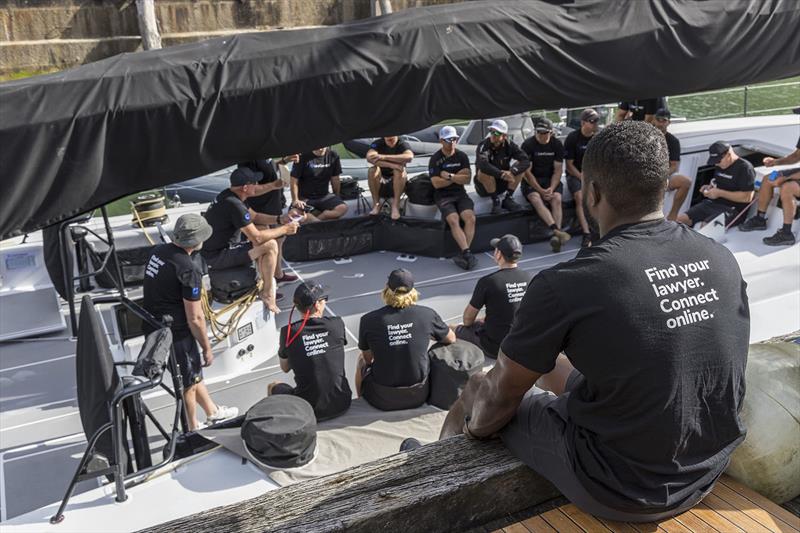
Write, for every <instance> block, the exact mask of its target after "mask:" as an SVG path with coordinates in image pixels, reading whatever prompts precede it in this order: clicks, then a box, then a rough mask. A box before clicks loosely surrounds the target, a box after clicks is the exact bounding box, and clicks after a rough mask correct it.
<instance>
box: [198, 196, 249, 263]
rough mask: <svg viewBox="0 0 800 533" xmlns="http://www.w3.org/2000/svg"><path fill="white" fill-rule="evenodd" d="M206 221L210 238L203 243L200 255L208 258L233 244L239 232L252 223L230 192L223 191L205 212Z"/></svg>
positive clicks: (244, 207) (243, 206)
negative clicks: (209, 230) (209, 227)
mask: <svg viewBox="0 0 800 533" xmlns="http://www.w3.org/2000/svg"><path fill="white" fill-rule="evenodd" d="M204 216H205V217H206V220H207V221H208V224H209V225H210V226H211V230H212V232H211V237H209V238H208V240H207V241H206V242H204V243H203V248H202V250H201V252H200V253H202V254H203V257H210V256H212V255H213V254H215V253H217V252H219V251H220V250H223V249H225V248H227V247H228V244H230V243H231V242H235V241H236V238H235V237H237V235H238V233H239V230H240V229H241V228H243V227H245V226H247V225H248V224H251V223H252V222H253V221H252V220H251V219H252V217H251V216H250V211H249V210H248V209H247V206H246V205H244V202H242V201H241V200H240V199H239V197H238V196H236V195H235V194H234V193H233V191H232V190H230V189H225V190H224V191H222V192H221V193H219V194H218V195H217V197H216V198H214V201H213V202H211V204H210V205H209V206H208V210H207V211H206V212H205V215H204Z"/></svg>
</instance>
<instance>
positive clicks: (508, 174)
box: [500, 170, 514, 183]
mask: <svg viewBox="0 0 800 533" xmlns="http://www.w3.org/2000/svg"><path fill="white" fill-rule="evenodd" d="M500 177H501V178H502V179H504V180H506V181H507V182H509V183H511V182H513V181H514V174H512V173H511V171H510V170H504V171H503V172H502V174H500Z"/></svg>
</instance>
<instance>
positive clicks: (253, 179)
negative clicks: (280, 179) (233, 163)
mask: <svg viewBox="0 0 800 533" xmlns="http://www.w3.org/2000/svg"><path fill="white" fill-rule="evenodd" d="M263 177H264V175H263V174H262V173H261V172H253V171H252V170H251V169H249V168H247V167H239V168H237V169H236V170H234V171H233V172H231V187H241V186H242V185H247V184H248V183H258V182H259V181H261V178H263Z"/></svg>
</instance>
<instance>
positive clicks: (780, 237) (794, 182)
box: [739, 108, 800, 246]
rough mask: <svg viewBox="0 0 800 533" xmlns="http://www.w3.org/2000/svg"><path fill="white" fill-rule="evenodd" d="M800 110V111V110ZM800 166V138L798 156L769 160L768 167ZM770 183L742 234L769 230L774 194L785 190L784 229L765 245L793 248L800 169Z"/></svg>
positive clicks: (766, 182) (765, 184)
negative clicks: (793, 223) (799, 164)
mask: <svg viewBox="0 0 800 533" xmlns="http://www.w3.org/2000/svg"><path fill="white" fill-rule="evenodd" d="M798 109H800V108H798ZM795 163H800V138H798V139H797V145H796V146H795V150H794V152H792V153H791V154H789V155H786V156H783V157H779V158H777V159H776V158H774V157H765V158H764V166H767V167H772V166H775V165H793V164H795ZM773 172H774V175H773V174H770V175H769V176H768V177H767V178H766V179H764V180H762V182H761V189H759V190H758V212H757V213H756V215H755V216H754V217H751V218H750V219H749V220H747V221H745V223H744V224H742V225H741V226H739V229H740V230H742V231H763V230H765V229H767V217H766V214H767V207H769V203H770V201H772V194H773V191H774V190H775V187H780V190H781V193H780V195H781V208H782V209H783V226H782V227H781V228H780V229H779V230H778V231H777V232H776V233H775V234H774V235H772V236H770V237H764V239H763V241H764V244H766V245H768V246H791V245H792V244H794V233H792V220H793V219H794V217H795V214H796V212H797V211H796V210H797V207H796V206H797V202H796V201H795V198H800V167H792V168H787V169H784V170H780V171H773Z"/></svg>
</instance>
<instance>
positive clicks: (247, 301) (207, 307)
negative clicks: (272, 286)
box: [200, 280, 263, 342]
mask: <svg viewBox="0 0 800 533" xmlns="http://www.w3.org/2000/svg"><path fill="white" fill-rule="evenodd" d="M262 286H263V283H262V281H261V280H258V281H257V282H256V286H255V287H253V288H252V289H251V290H250V291H248V292H247V293H246V294H243V295H242V296H240V297H239V298H237V299H236V300H234V301H232V302H231V303H229V304H228V305H226V306H225V307H223V308H222V309H219V310H217V311H215V310H214V309H213V308H212V306H211V295H210V294H209V293H208V291H206V289H205V287H204V288H203V289H202V296H201V298H200V300H201V302H202V305H203V313H204V314H205V316H206V320H207V321H208V325H209V328H210V329H211V334H212V335H213V336H214V338H215V339H216V340H217V342H222V341H223V340H225V339H226V338H227V337H228V336H230V334H231V333H233V332H234V331H236V328H238V327H239V321H240V320H241V319H242V317H243V316H244V314H245V312H246V311H247V310H248V309H249V308H250V306H251V305H253V302H254V301H255V300H256V299H257V298H258V295H259V293H260V292H261V287H262ZM231 309H233V312H232V313H231V315H230V316H229V317H228V319H227V320H222V319H220V318H219V317H220V316H222V315H224V314H225V313H227V312H228V311H230V310H231Z"/></svg>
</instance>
